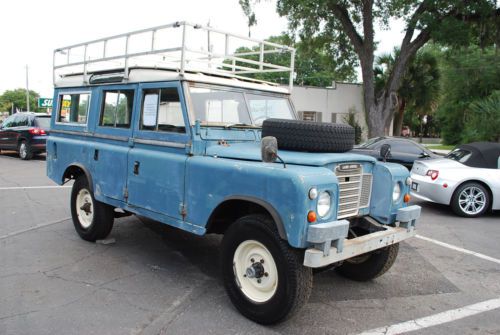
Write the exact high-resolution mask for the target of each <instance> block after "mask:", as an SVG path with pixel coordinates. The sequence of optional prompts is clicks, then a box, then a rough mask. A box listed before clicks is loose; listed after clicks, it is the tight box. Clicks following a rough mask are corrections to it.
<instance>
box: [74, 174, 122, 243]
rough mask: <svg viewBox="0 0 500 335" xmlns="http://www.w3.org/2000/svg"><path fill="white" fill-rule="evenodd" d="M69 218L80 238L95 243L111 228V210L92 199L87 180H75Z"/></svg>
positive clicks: (81, 178) (82, 178)
mask: <svg viewBox="0 0 500 335" xmlns="http://www.w3.org/2000/svg"><path fill="white" fill-rule="evenodd" d="M71 217H72V219H73V225H74V226H75V230H76V232H77V233H78V235H80V237H81V238H82V239H84V240H86V241H91V242H95V241H96V240H99V239H103V238H105V237H106V236H108V235H109V233H110V232H111V229H112V228H113V221H114V211H113V208H112V207H110V206H108V205H106V204H104V203H102V202H99V201H97V200H95V199H94V195H93V194H92V192H91V191H90V187H89V184H88V181H87V178H86V177H85V176H84V175H81V176H79V177H78V178H76V180H75V183H74V184H73V188H72V190H71Z"/></svg>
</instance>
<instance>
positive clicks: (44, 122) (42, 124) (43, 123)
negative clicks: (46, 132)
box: [35, 116, 50, 129]
mask: <svg viewBox="0 0 500 335" xmlns="http://www.w3.org/2000/svg"><path fill="white" fill-rule="evenodd" d="M35 126H37V127H39V128H43V129H49V128H50V116H44V117H37V118H35Z"/></svg>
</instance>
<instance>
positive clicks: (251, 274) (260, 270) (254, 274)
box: [245, 262, 265, 279]
mask: <svg viewBox="0 0 500 335" xmlns="http://www.w3.org/2000/svg"><path fill="white" fill-rule="evenodd" d="M245 273H246V275H247V277H248V278H256V279H259V278H262V277H263V276H264V273H265V271H264V266H263V265H262V263H260V262H256V263H253V264H252V265H251V266H249V267H248V268H247V270H246V271H245Z"/></svg>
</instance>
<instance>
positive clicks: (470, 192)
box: [458, 186, 486, 215]
mask: <svg viewBox="0 0 500 335" xmlns="http://www.w3.org/2000/svg"><path fill="white" fill-rule="evenodd" d="M458 204H459V206H460V208H461V209H462V211H463V212H464V213H466V214H468V215H476V214H478V213H481V212H482V211H483V209H484V207H485V206H486V194H485V193H484V191H483V190H481V189H480V188H478V187H475V186H469V187H466V188H464V189H463V190H462V192H460V194H459V196H458Z"/></svg>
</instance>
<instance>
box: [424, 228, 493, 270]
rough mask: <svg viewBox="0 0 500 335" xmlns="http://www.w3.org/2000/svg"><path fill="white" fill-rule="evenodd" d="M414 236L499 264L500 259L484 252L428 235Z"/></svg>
mask: <svg viewBox="0 0 500 335" xmlns="http://www.w3.org/2000/svg"><path fill="white" fill-rule="evenodd" d="M415 237H416V238H419V239H421V240H424V241H427V242H431V243H434V244H437V245H440V246H442V247H445V248H448V249H451V250H455V251H458V252H461V253H464V254H468V255H472V256H476V257H478V258H481V259H484V260H487V261H490V262H494V263H497V264H500V259H496V258H493V257H490V256H487V255H484V254H480V253H479V252H475V251H472V250H467V249H464V248H460V247H457V246H454V245H451V244H448V243H445V242H441V241H438V240H435V239H432V238H429V237H425V236H422V235H416V236H415Z"/></svg>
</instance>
